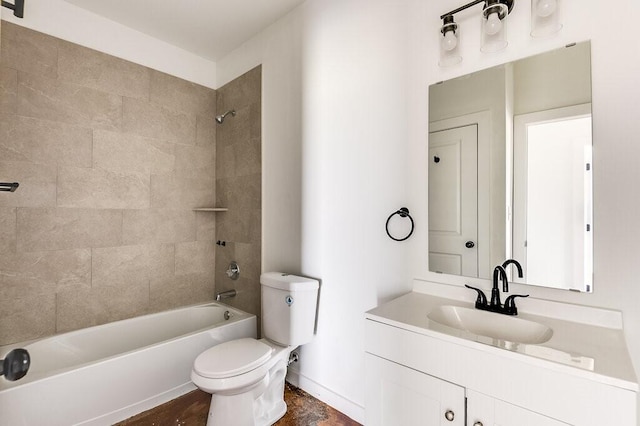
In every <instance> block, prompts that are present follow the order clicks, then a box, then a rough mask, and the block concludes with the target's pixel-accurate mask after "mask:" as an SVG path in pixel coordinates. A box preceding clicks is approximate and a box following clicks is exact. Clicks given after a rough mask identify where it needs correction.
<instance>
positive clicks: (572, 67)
mask: <svg viewBox="0 0 640 426" xmlns="http://www.w3.org/2000/svg"><path fill="white" fill-rule="evenodd" d="M429 127H430V130H429V131H430V133H429V154H428V155H429V161H428V167H429V173H428V176H429V184H428V191H429V270H430V271H433V272H439V273H445V274H452V275H461V276H467V277H479V278H485V279H490V277H491V271H492V269H493V266H495V265H497V264H500V263H502V262H503V261H504V260H505V259H507V258H515V259H517V260H518V261H519V262H520V263H521V264H522V266H523V268H524V278H522V279H518V278H515V277H514V281H516V282H521V283H524V284H530V285H539V286H545V287H554V288H563V289H570V290H577V291H586V292H590V291H592V290H593V282H592V275H593V235H592V234H593V223H592V207H593V198H592V173H593V172H592V158H591V155H592V151H591V146H592V140H591V134H592V132H591V128H592V125H591V49H590V43H589V42H583V43H578V44H574V45H572V46H568V47H565V48H563V49H559V50H555V51H551V52H547V53H544V54H541V55H537V56H532V57H530V58H525V59H522V60H519V61H515V62H511V63H508V64H504V65H501V66H498V67H493V68H490V69H487V70H483V71H479V72H477V73H474V74H470V75H467V76H463V77H459V78H456V79H453V80H449V81H445V82H442V83H439V84H436V85H432V86H431V87H430V88H429Z"/></svg>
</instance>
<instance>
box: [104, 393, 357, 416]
mask: <svg viewBox="0 0 640 426" xmlns="http://www.w3.org/2000/svg"><path fill="white" fill-rule="evenodd" d="M284 400H285V402H286V403H287V414H285V415H284V417H283V418H281V419H280V420H278V421H277V422H276V423H275V425H276V426H359V425H360V423H358V422H355V421H353V420H351V419H350V418H349V417H347V416H345V415H344V414H342V413H341V412H339V411H337V410H335V409H333V408H331V407H329V406H328V405H326V404H324V403H323V402H321V401H319V400H317V399H316V398H314V397H312V396H311V395H309V394H308V393H306V392H305V391H303V390H302V389H299V388H297V387H295V386H293V385H290V384H289V383H286V386H285V389H284ZM210 402H211V395H209V394H208V393H206V392H203V391H201V390H195V391H193V392H190V393H188V394H186V395H183V396H181V397H180V398H177V399H174V400H173V401H169V402H167V403H166V404H163V405H161V406H159V407H156V408H153V409H151V410H149V411H145V412H144V413H140V414H138V415H136V416H134V417H131V418H130V419H127V420H125V421H123V422H120V423H117V425H116V426H150V425H153V426H170V425H171V426H204V425H206V424H207V414H208V413H209V404H210Z"/></svg>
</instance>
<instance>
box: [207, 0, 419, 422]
mask: <svg viewBox="0 0 640 426" xmlns="http://www.w3.org/2000/svg"><path fill="white" fill-rule="evenodd" d="M416 3H417V2H413V1H406V2H397V1H371V0H349V1H344V0H324V1H322V2H307V3H305V4H304V5H303V6H302V7H299V8H298V9H296V10H295V11H294V12H292V13H291V14H290V15H289V16H287V17H286V18H285V19H283V20H281V21H280V22H278V23H277V24H275V25H274V26H272V27H271V28H269V29H268V30H266V31H265V32H263V33H262V34H260V35H259V36H257V37H256V38H254V39H253V40H251V41H250V42H248V43H246V44H245V45H244V46H243V47H241V48H240V49H238V50H237V51H236V52H234V53H233V54H231V55H229V56H228V57H227V58H224V59H223V60H221V61H218V77H219V81H218V84H224V82H225V81H228V80H230V79H231V78H234V77H235V76H237V75H239V74H241V73H242V72H244V71H246V70H247V69H249V68H250V67H252V66H255V65H256V64H257V63H259V62H262V64H263V65H262V72H263V127H262V129H263V134H262V135H263V255H262V256H263V260H262V262H263V270H264V271H267V270H285V271H288V272H294V273H301V274H304V275H308V276H312V277H317V278H320V279H321V280H322V281H321V282H322V287H321V296H320V307H319V320H318V332H317V335H316V338H315V340H314V341H313V342H312V343H311V344H309V345H306V346H305V347H303V348H302V351H301V355H302V361H301V363H300V369H299V372H300V382H299V383H300V385H301V386H302V387H303V388H305V389H307V390H308V391H310V392H311V393H313V394H315V395H316V396H319V397H320V398H321V399H323V400H325V401H328V402H329V403H331V404H332V405H334V406H336V407H337V408H339V409H340V410H342V411H343V412H345V413H347V414H348V415H350V416H352V417H354V418H356V419H358V420H360V421H363V419H364V416H363V411H362V405H363V398H364V390H363V388H362V383H363V378H364V365H363V361H364V353H363V348H364V341H363V332H364V319H363V313H364V311H366V310H368V309H370V308H372V307H374V306H376V305H378V304H379V303H381V302H382V301H386V300H388V299H390V298H391V297H393V296H396V295H399V294H401V293H404V292H407V291H408V290H409V289H410V282H409V281H410V280H409V279H410V276H409V274H408V271H407V269H406V265H407V262H406V257H407V256H406V254H407V252H406V248H407V244H406V243H398V242H394V241H392V240H391V239H389V238H388V237H387V235H386V233H385V229H384V224H385V221H386V219H387V217H388V216H389V215H390V214H391V213H393V212H394V211H395V210H397V209H398V208H400V207H402V206H407V207H408V208H409V209H410V210H411V208H412V205H411V203H410V202H409V201H408V199H407V190H406V188H407V181H406V164H407V157H406V156H407V139H408V137H409V135H408V129H409V128H410V126H409V124H408V123H409V120H410V114H409V109H408V108H409V104H408V99H411V94H410V84H409V83H410V81H411V74H412V73H413V68H411V67H409V66H408V64H409V61H410V60H411V58H410V56H411V55H409V52H410V49H412V48H413V46H414V43H413V40H412V38H411V37H410V35H411V34H410V31H409V30H410V23H411V22H410V21H411V20H412V10H411V9H410V6H412V5H414V4H416ZM422 99H423V100H424V101H425V102H426V97H424V98H422ZM423 117H424V116H423ZM425 223H426V222H425V221H424V220H418V221H417V227H421V226H425Z"/></svg>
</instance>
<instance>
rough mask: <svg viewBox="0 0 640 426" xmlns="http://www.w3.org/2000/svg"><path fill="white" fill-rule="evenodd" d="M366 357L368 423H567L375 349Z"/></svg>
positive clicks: (529, 425)
mask: <svg viewBox="0 0 640 426" xmlns="http://www.w3.org/2000/svg"><path fill="white" fill-rule="evenodd" d="M365 360H366V363H365V366H366V370H367V381H366V404H365V405H366V417H365V424H366V425H367V426H385V425H387V426H392V425H403V426H414V425H415V426H418V425H427V426H463V425H466V426H566V425H567V423H564V422H561V421H558V420H554V419H551V418H549V417H546V416H543V415H540V414H538V413H534V412H532V411H529V410H525V409H523V408H520V407H517V406H515V405H513V404H508V403H506V402H504V401H500V400H497V399H495V398H492V397H490V396H487V395H484V394H482V393H479V392H475V391H473V390H469V389H465V388H463V387H462V386H458V385H455V384H453V383H449V382H447V381H444V380H441V379H438V378H436V377H433V376H430V375H428V374H425V373H422V372H420V371H416V370H413V369H411V368H408V367H405V366H402V365H400V364H396V363H395V362H391V361H388V360H386V359H384V358H380V357H378V356H375V355H372V354H370V353H367V354H366V359H365ZM465 420H466V422H465Z"/></svg>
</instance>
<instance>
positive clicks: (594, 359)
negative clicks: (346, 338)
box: [365, 284, 639, 392]
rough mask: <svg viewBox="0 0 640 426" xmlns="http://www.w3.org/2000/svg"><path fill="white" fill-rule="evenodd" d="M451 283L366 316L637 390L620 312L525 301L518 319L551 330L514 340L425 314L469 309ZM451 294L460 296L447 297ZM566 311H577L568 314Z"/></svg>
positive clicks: (463, 292) (415, 293) (400, 299)
mask: <svg viewBox="0 0 640 426" xmlns="http://www.w3.org/2000/svg"><path fill="white" fill-rule="evenodd" d="M451 287H452V286H447V285H440V284H435V285H434V286H429V289H431V290H433V289H435V290H436V291H425V292H418V291H415V287H414V291H413V292H410V293H407V294H405V295H403V296H400V297H398V298H396V299H394V300H391V301H389V302H387V303H384V304H382V305H380V306H378V307H376V308H374V309H371V310H369V311H368V312H367V313H366V314H365V318H366V319H368V320H373V321H377V322H381V323H384V324H388V325H390V326H394V327H398V328H402V329H405V330H408V331H411V332H415V333H419V334H423V335H427V336H430V337H432V338H437V339H440V340H446V341H449V342H452V343H456V344H459V345H464V346H468V347H473V348H475V349H480V348H482V350H485V351H488V352H492V353H493V354H495V355H497V356H504V357H516V358H518V359H519V360H520V361H523V362H527V363H530V364H534V365H539V366H544V367H545V368H549V369H553V370H555V371H558V372H563V373H566V374H572V375H575V376H579V377H584V378H588V379H590V380H597V381H599V382H602V383H605V384H609V385H612V386H616V387H620V388H623V389H628V390H631V391H634V392H638V390H639V387H638V382H637V379H636V376H635V372H634V369H633V365H632V363H631V359H630V357H629V352H628V350H627V345H626V341H625V338H624V332H623V329H622V319H621V314H620V313H619V312H616V311H607V310H603V309H599V308H589V307H584V306H576V305H565V304H560V303H558V302H547V301H541V300H538V301H535V300H534V301H531V302H529V301H528V302H529V303H528V305H530V306H531V307H532V309H531V310H530V311H527V310H524V309H523V308H522V307H520V313H519V315H518V318H521V319H526V320H530V321H535V322H538V323H541V324H544V325H546V326H548V327H550V328H551V329H552V330H553V335H552V337H551V338H550V339H549V340H548V341H546V342H545V343H540V344H523V343H514V342H509V341H505V340H499V339H494V338H490V337H485V336H481V335H476V334H473V333H471V332H468V331H464V330H460V329H458V328H453V327H448V326H445V325H442V324H440V323H437V322H435V321H432V320H430V319H429V318H428V317H427V315H428V314H429V312H431V311H432V310H434V309H435V308H437V307H438V306H443V305H451V306H461V307H467V308H472V309H473V308H474V305H473V303H472V302H471V301H469V297H470V296H469V292H467V291H466V289H460V288H451ZM447 292H448V293H447ZM443 295H444V296H445V297H443ZM454 295H464V297H462V298H459V297H456V298H450V297H452V296H454ZM471 297H473V295H471ZM465 299H467V300H465ZM541 311H542V312H545V313H544V315H541V314H540V312H541ZM568 313H569V314H570V313H575V314H576V315H575V317H574V318H571V319H570V318H568V316H569V314H568ZM493 315H500V314H493Z"/></svg>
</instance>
